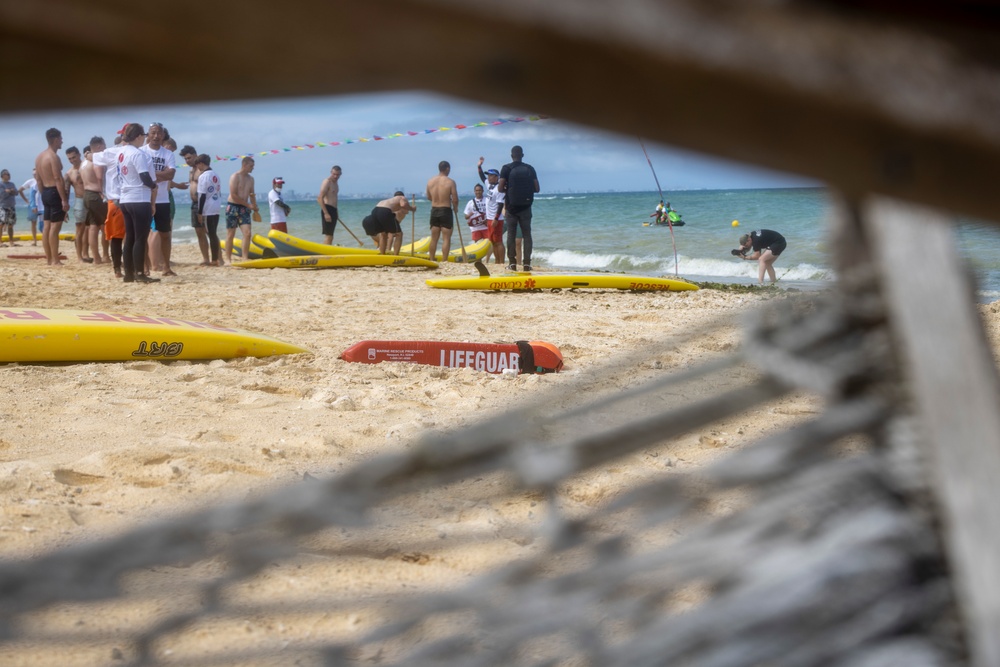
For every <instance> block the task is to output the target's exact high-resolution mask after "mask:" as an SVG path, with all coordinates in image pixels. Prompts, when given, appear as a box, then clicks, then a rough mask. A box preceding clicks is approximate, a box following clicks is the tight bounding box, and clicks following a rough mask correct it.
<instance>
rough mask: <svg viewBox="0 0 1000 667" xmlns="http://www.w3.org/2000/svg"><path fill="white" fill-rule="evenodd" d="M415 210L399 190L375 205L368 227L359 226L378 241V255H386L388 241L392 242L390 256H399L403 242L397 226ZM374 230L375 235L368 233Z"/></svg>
mask: <svg viewBox="0 0 1000 667" xmlns="http://www.w3.org/2000/svg"><path fill="white" fill-rule="evenodd" d="M416 210H417V207H416V206H411V205H410V202H408V201H407V200H406V196H405V195H404V194H403V193H402V192H401V191H399V190H397V191H396V193H395V194H394V195H393V196H391V197H389V198H388V199H383V200H382V201H380V202H379V203H377V204H375V207H374V208H373V209H372V212H371V215H370V216H368V217H369V218H371V219H372V221H371V222H369V224H368V225H365V223H364V222H362V223H361V224H362V226H364V228H365V232H367V233H368V235H369V236H371V237H372V238H373V239H376V240H377V241H378V252H379V254H380V255H384V254H386V253H387V251H388V246H389V239H392V241H393V243H392V245H393V249H392V254H394V255H398V254H399V248H400V245H401V244H402V241H403V231H402V228H401V227H400V226H399V221H400V220H402V219H403V218H405V217H406V214H407V213H409V212H411V211H414V212H415V211H416ZM365 219H366V220H367V219H368V218H365ZM375 230H378V231H377V233H376V234H371V233H370V231H375Z"/></svg>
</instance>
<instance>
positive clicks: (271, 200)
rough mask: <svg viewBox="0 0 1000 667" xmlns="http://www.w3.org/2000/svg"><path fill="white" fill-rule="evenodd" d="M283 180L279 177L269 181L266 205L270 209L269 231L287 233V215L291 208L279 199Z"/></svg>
mask: <svg viewBox="0 0 1000 667" xmlns="http://www.w3.org/2000/svg"><path fill="white" fill-rule="evenodd" d="M284 184H285V179H283V178H282V177H281V176H278V177H277V178H275V179H273V180H272V181H271V191H270V192H268V193H267V205H268V208H270V209H271V229H276V230H278V231H279V232H285V233H286V234H287V233H288V224H287V223H288V217H287V216H288V214H289V213H291V211H292V208H291V207H290V206H289V205H288V204H286V203H285V200H284V199H282V198H281V187H282V186H283V185H284Z"/></svg>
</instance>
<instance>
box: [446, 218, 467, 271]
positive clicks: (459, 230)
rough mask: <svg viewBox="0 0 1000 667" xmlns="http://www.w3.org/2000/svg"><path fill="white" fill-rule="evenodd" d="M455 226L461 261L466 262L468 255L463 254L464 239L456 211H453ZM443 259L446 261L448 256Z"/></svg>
mask: <svg viewBox="0 0 1000 667" xmlns="http://www.w3.org/2000/svg"><path fill="white" fill-rule="evenodd" d="M455 227H458V242H459V244H461V246H462V262H463V263H465V264H468V263H469V256H468V255H466V254H465V241H463V240H462V225H461V223H459V221H458V211H455ZM444 261H446V262H447V261H448V258H447V257H445V258H444Z"/></svg>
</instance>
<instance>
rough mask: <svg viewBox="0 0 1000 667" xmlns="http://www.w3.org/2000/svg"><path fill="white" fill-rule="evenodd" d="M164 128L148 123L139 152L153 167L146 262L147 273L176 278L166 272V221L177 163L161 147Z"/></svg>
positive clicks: (168, 233)
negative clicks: (152, 204) (153, 201)
mask: <svg viewBox="0 0 1000 667" xmlns="http://www.w3.org/2000/svg"><path fill="white" fill-rule="evenodd" d="M166 136H167V135H166V129H165V128H164V127H163V124H162V123H150V125H149V134H148V135H147V136H146V144H145V145H144V146H143V147H142V148H141V149H140V150H142V151H143V152H144V153H146V155H148V156H149V161H150V163H152V165H153V171H154V172H155V175H154V174H150V175H151V176H153V178H154V180H155V181H156V184H157V185H158V186H159V187H157V188H156V211H155V212H154V213H153V226H152V228H151V229H150V230H149V263H150V270H155V271H162V272H163V275H165V276H176V275H177V274H176V273H174V272H173V271H171V270H170V253H169V250H167V249H169V248H170V242H171V239H172V234H171V232H172V224H171V220H170V183H171V181H173V180H174V174H175V173H177V161H176V158H174V153H173V151H171V150H169V149H168V148H166V147H165V146H164V145H163V141H164V139H166Z"/></svg>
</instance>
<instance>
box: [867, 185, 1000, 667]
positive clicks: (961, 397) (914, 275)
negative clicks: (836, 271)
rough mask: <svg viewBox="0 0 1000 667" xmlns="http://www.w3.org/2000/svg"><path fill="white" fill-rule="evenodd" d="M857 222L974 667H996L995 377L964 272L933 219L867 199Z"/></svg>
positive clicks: (937, 218) (999, 579)
mask: <svg viewBox="0 0 1000 667" xmlns="http://www.w3.org/2000/svg"><path fill="white" fill-rule="evenodd" d="M862 217H863V220H864V221H865V222H866V226H867V228H868V229H870V230H871V232H872V238H873V242H874V243H873V246H874V248H875V256H876V261H877V262H878V263H879V264H880V265H881V268H882V280H883V283H884V286H885V291H886V295H887V296H888V299H887V308H888V309H889V316H890V319H891V326H892V328H893V330H894V332H895V335H896V336H897V337H898V340H899V342H900V344H901V346H900V355H901V356H902V358H903V360H904V363H903V366H904V372H905V373H906V374H907V375H908V376H909V381H910V383H911V386H912V390H913V394H914V399H915V401H916V404H917V410H918V413H919V416H920V418H921V419H922V421H923V427H924V434H925V439H926V443H927V444H928V445H929V447H928V459H929V461H930V462H931V466H930V468H931V472H932V474H933V476H934V478H935V482H936V483H935V484H934V490H935V492H936V493H937V494H938V499H939V501H940V506H941V509H942V515H943V519H944V530H945V539H946V542H947V544H948V546H949V548H948V552H949V555H950V558H951V562H952V564H953V566H954V573H955V585H956V588H957V590H958V591H959V592H960V595H959V597H960V604H961V605H962V607H963V613H964V615H965V622H966V630H967V631H968V633H969V635H970V638H971V641H970V646H971V649H972V651H973V656H974V659H975V664H978V665H984V666H985V665H1000V632H997V628H1000V566H998V565H1000V512H998V511H997V508H998V507H1000V485H998V483H997V480H998V479H1000V381H998V378H997V370H996V367H995V365H994V362H993V358H992V356H991V355H990V352H989V347H988V346H987V344H986V340H985V335H984V332H983V328H982V323H981V321H980V319H979V315H978V313H977V311H976V308H975V301H974V299H973V297H972V285H971V281H970V280H969V277H968V271H967V269H966V267H965V266H964V265H963V263H962V262H961V261H960V259H959V256H958V252H957V248H956V246H955V242H954V238H953V235H954V231H953V229H952V227H951V226H950V225H949V224H948V220H947V219H946V218H945V217H944V216H942V215H940V214H939V213H937V212H934V211H931V210H928V209H925V208H920V207H916V206H912V205H906V204H903V203H899V202H893V201H889V200H885V199H876V200H873V201H871V202H870V203H868V204H867V205H866V206H864V208H863V213H862Z"/></svg>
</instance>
